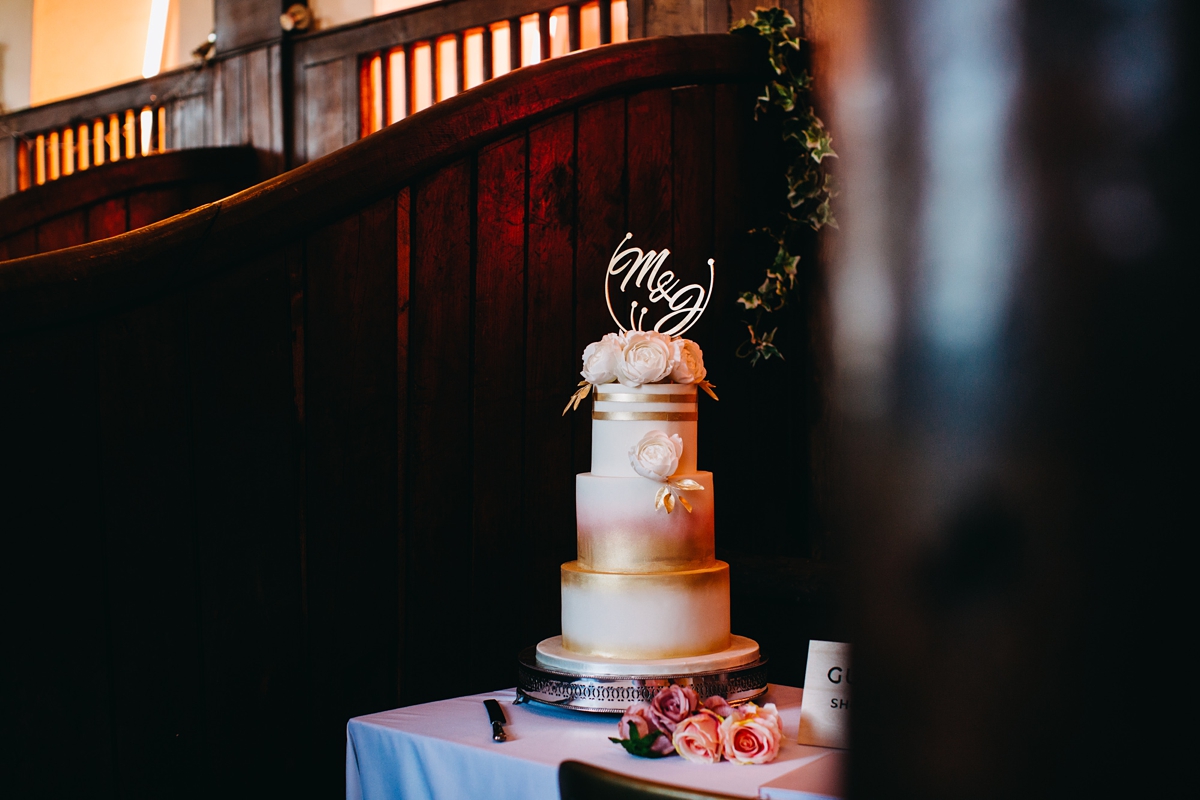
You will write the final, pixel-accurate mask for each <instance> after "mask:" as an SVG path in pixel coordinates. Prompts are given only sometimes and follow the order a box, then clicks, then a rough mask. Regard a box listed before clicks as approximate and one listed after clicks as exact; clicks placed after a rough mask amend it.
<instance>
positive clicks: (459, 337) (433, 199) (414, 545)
mask: <svg viewBox="0 0 1200 800" xmlns="http://www.w3.org/2000/svg"><path fill="white" fill-rule="evenodd" d="M413 195H414V197H413V206H414V211H413V220H414V228H413V230H412V244H411V247H412V251H411V252H412V256H411V258H412V261H411V267H410V269H411V270H412V273H411V280H412V296H411V300H410V306H409V308H410V320H411V322H410V328H409V330H410V334H411V335H410V339H409V396H408V402H409V409H410V411H409V428H408V432H407V436H406V438H407V441H408V453H407V456H408V464H407V465H406V466H405V470H406V472H407V474H408V475H409V476H410V481H409V497H408V504H409V526H408V532H409V535H408V537H407V539H406V552H407V554H408V563H407V576H406V579H405V587H406V590H405V592H406V597H405V606H406V609H408V610H407V611H406V617H407V620H408V624H407V625H406V626H405V630H404V637H405V646H404V649H405V655H406V660H405V665H404V674H405V686H404V693H403V695H402V696H401V702H403V703H413V702H420V701H422V700H427V699H430V698H432V697H437V696H444V689H443V688H441V687H443V686H445V685H447V683H448V684H451V685H457V683H458V682H459V681H462V680H464V679H465V678H466V677H467V675H468V674H469V673H470V670H471V667H470V665H469V664H468V663H467V661H468V660H467V659H462V660H461V661H460V660H451V661H450V662H447V661H442V660H437V661H436V662H435V661H431V660H430V659H429V658H428V654H429V653H430V652H438V651H440V650H442V649H443V648H446V649H452V648H454V647H460V646H461V643H462V641H463V638H462V636H463V634H462V624H463V621H464V620H467V619H470V618H471V616H473V614H474V611H475V609H474V608H472V606H471V602H470V597H471V596H470V594H469V593H467V592H460V591H453V590H449V587H455V586H458V585H459V582H460V581H461V577H462V571H463V570H464V569H465V568H466V567H467V565H468V564H469V560H468V559H469V554H470V552H471V497H470V492H471V480H470V477H469V476H470V474H471V469H472V464H471V460H470V452H471V382H470V380H471V379H470V365H471V294H472V291H471V288H472V287H471V240H470V230H471V165H470V163H469V162H466V161H459V162H456V163H454V164H452V165H451V166H448V167H446V168H445V169H443V170H441V171H439V172H438V173H436V174H435V175H433V176H432V177H431V178H429V179H428V180H427V181H423V182H421V183H420V184H418V185H417V186H416V187H415V189H414V190H413Z"/></svg>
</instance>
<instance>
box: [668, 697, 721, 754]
mask: <svg viewBox="0 0 1200 800" xmlns="http://www.w3.org/2000/svg"><path fill="white" fill-rule="evenodd" d="M672 741H673V742H674V744H675V752H676V753H679V755H681V756H683V757H684V758H686V759H687V760H688V761H695V762H696V763H698V764H715V763H717V762H718V761H720V760H721V718H720V717H719V716H717V715H716V714H714V713H713V712H711V711H709V710H707V709H703V708H702V709H700V710H699V711H697V712H696V713H695V714H693V715H692V716H690V717H688V718H687V719H685V720H683V721H682V722H680V723H679V724H678V725H676V726H675V735H674V736H673V737H672Z"/></svg>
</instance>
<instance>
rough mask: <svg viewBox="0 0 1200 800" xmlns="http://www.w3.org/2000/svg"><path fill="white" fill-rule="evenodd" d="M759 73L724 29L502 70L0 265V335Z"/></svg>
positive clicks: (179, 280)
mask: <svg viewBox="0 0 1200 800" xmlns="http://www.w3.org/2000/svg"><path fill="white" fill-rule="evenodd" d="M761 77H763V62H762V60H761V59H759V58H758V57H757V53H756V51H755V49H754V47H753V45H752V44H750V43H749V42H747V41H746V40H743V39H739V38H736V37H733V36H729V35H725V34H715V35H714V34H705V35H695V36H684V37H658V38H653V39H640V40H635V41H630V42H627V43H623V44H619V45H612V46H609V47H602V48H597V49H594V50H588V51H583V52H580V53H575V54H571V55H569V56H565V57H562V58H557V59H553V60H551V61H546V62H543V63H541V64H538V65H535V66H532V67H529V68H527V69H522V70H519V71H516V72H513V73H510V74H508V75H504V76H502V77H500V78H497V79H495V80H492V81H489V82H487V83H485V84H483V85H482V86H479V87H477V88H475V89H471V90H469V91H467V92H464V93H462V94H460V95H457V96H455V97H453V98H450V99H448V100H445V101H443V102H441V103H437V104H436V105H434V106H432V107H431V108H429V109H427V110H425V111H422V112H420V113H418V114H415V115H413V116H412V117H409V118H407V119H405V120H402V121H400V122H398V123H396V124H394V125H391V126H389V127H388V128H385V129H384V130H382V131H380V132H379V133H376V134H374V135H372V136H370V137H367V138H366V139H363V140H360V141H358V142H356V143H354V144H352V145H349V146H347V147H345V148H342V149H341V150H338V151H336V152H334V153H331V154H330V155H328V156H325V157H323V158H321V159H318V160H316V161H313V162H311V163H309V164H306V165H304V166H302V167H300V168H298V169H295V170H293V171H291V172H288V173H285V174H284V175H280V176H279V177H277V178H273V179H271V180H268V181H265V182H263V183H261V184H258V185H256V186H253V187H251V188H249V189H247V190H245V191H242V192H239V193H237V194H235V195H232V196H230V197H228V198H226V199H224V200H221V201H219V202H216V203H212V204H209V205H206V206H201V207H200V208H197V209H194V210H192V211H189V212H187V213H184V214H180V215H178V216H176V217H172V218H171V219H168V220H164V221H162V222H159V223H155V224H153V225H150V226H147V227H145V228H142V229H140V230H137V231H133V232H130V233H127V234H122V235H120V236H116V237H113V238H111V239H105V240H103V241H99V242H93V243H89V244H85V245H80V246H77V247H71V248H66V249H64V250H58V251H55V252H52V253H45V254H41V255H36V256H29V257H26V258H21V259H16V260H14V261H10V262H6V263H3V264H0V332H12V331H19V330H23V329H28V328H34V327H40V326H44V325H50V324H56V323H61V322H64V321H67V320H70V319H73V318H77V317H79V316H81V315H86V314H91V313H95V312H97V311H100V310H102V309H104V308H107V307H111V306H112V305H114V304H118V303H128V302H131V301H133V300H136V299H138V298H143V297H148V296H154V295H156V294H158V293H160V292H162V291H166V290H169V289H172V288H178V287H179V286H181V285H186V284H190V283H192V282H194V281H196V280H197V279H200V278H202V277H204V276H207V275H209V274H212V273H214V272H216V271H219V270H220V269H222V267H223V266H224V265H225V264H226V263H228V262H229V261H230V260H231V259H238V260H241V259H244V258H245V256H247V255H248V254H251V253H254V252H261V251H263V250H266V249H269V248H270V247H271V246H273V245H277V244H278V243H279V242H280V241H283V240H286V239H288V238H289V237H292V236H294V235H295V234H296V232H297V231H303V230H307V229H310V228H311V227H313V226H315V225H318V224H320V223H321V222H322V221H327V220H332V219H334V218H336V217H338V216H339V215H340V214H344V213H346V212H347V211H348V210H350V209H352V208H354V207H357V206H362V205H365V204H367V203H370V202H372V201H374V200H376V199H378V198H380V197H382V196H384V195H385V194H386V193H388V192H390V191H394V190H395V189H397V188H399V187H401V186H404V185H406V184H407V183H409V182H411V181H412V180H413V179H414V178H416V177H418V176H420V175H423V174H426V173H428V172H430V171H432V170H434V169H436V168H437V167H439V166H441V165H443V164H445V163H447V162H449V161H451V160H452V159H454V158H455V157H456V156H459V155H461V154H463V153H466V152H468V151H470V150H472V149H476V148H478V147H480V146H481V145H483V144H486V143H487V142H489V141H493V140H498V139H500V138H502V137H503V136H504V135H505V134H506V133H507V132H508V131H509V130H511V129H513V128H515V127H516V126H518V125H522V124H524V125H527V124H529V123H530V122H531V121H536V119H538V118H541V117H544V116H547V115H549V114H551V113H553V112H556V111H562V110H566V109H569V108H572V107H575V106H578V105H581V104H583V103H586V102H588V101H591V100H594V99H597V98H601V97H605V96H608V95H613V94H617V93H620V92H626V91H630V90H632V89H637V88H643V87H651V86H656V85H670V84H672V83H673V82H678V81H680V80H686V81H687V82H689V83H717V82H747V81H754V80H757V79H759V78H761Z"/></svg>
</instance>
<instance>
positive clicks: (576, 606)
mask: <svg viewBox="0 0 1200 800" xmlns="http://www.w3.org/2000/svg"><path fill="white" fill-rule="evenodd" d="M562 646H563V647H564V648H566V649H567V650H569V651H571V652H572V653H576V654H578V655H581V656H600V657H602V658H620V659H663V658H683V657H688V656H700V655H705V654H708V653H718V652H721V651H723V650H725V649H727V648H728V647H729V646H730V637H729V565H728V564H726V563H725V562H723V561H715V562H713V564H712V565H711V566H708V567H704V568H701V569H693V570H686V571H681V572H650V573H640V574H626V573H613V572H591V571H589V570H585V569H582V568H581V567H580V566H579V562H577V561H572V562H569V563H567V564H563V565H562Z"/></svg>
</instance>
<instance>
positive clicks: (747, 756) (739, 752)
mask: <svg viewBox="0 0 1200 800" xmlns="http://www.w3.org/2000/svg"><path fill="white" fill-rule="evenodd" d="M782 740H783V725H782V723H781V722H780V720H779V712H778V711H777V710H776V708H775V704H774V703H768V704H767V705H766V706H763V707H762V708H759V707H758V706H756V705H754V704H753V703H747V704H746V705H744V706H742V707H741V708H736V709H734V710H733V714H732V715H730V716H728V717H726V718H725V720H724V721H723V722H722V723H721V751H722V753H723V754H724V755H725V758H727V759H729V760H730V761H733V762H735V763H737V764H766V763H767V762H768V761H774V760H775V756H777V755H779V744H780V742H781V741H782Z"/></svg>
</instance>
